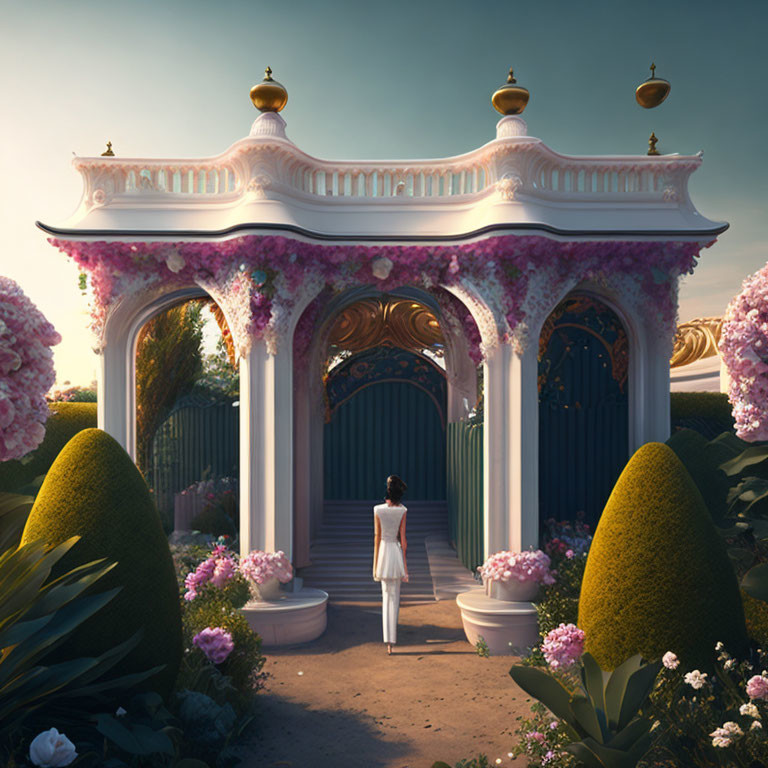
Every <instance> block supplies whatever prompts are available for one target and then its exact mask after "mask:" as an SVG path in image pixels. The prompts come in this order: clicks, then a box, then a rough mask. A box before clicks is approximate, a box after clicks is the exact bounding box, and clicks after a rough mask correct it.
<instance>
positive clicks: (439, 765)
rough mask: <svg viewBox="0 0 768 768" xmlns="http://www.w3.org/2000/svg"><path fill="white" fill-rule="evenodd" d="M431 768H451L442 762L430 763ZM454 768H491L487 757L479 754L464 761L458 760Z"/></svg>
mask: <svg viewBox="0 0 768 768" xmlns="http://www.w3.org/2000/svg"><path fill="white" fill-rule="evenodd" d="M432 768H451V766H450V765H448V763H444V762H443V761H442V760H437V761H435V762H434V763H432ZM455 768H491V762H490V760H488V756H487V755H484V754H482V753H480V754H479V755H478V756H477V757H471V758H469V759H466V760H459V762H458V763H456V765H455Z"/></svg>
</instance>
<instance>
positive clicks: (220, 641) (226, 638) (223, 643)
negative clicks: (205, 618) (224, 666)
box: [192, 627, 235, 664]
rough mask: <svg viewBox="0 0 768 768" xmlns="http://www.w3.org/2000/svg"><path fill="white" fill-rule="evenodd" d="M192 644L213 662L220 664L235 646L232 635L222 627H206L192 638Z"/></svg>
mask: <svg viewBox="0 0 768 768" xmlns="http://www.w3.org/2000/svg"><path fill="white" fill-rule="evenodd" d="M192 644H193V645H194V646H195V647H196V648H199V649H200V650H201V651H202V652H203V653H204V654H205V657H206V658H207V659H208V660H209V661H212V662H213V663H214V664H221V663H222V662H223V661H226V659H227V657H228V656H229V654H230V653H232V650H233V649H234V647H235V644H234V642H233V641H232V635H231V634H230V633H229V632H227V631H226V630H225V629H223V628H222V627H206V628H205V629H204V630H202V631H201V632H198V633H197V634H196V635H195V636H194V637H193V638H192Z"/></svg>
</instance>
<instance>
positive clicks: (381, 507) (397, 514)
mask: <svg viewBox="0 0 768 768" xmlns="http://www.w3.org/2000/svg"><path fill="white" fill-rule="evenodd" d="M405 512H406V508H405V507H404V506H402V504H401V505H399V506H397V507H390V506H389V505H388V504H377V505H376V506H375V507H374V508H373V515H374V519H375V518H376V517H378V518H379V521H380V523H381V542H380V543H379V556H378V558H377V560H376V570H375V571H374V573H373V579H374V581H381V580H382V579H402V578H403V576H405V564H404V562H403V550H402V548H401V546H400V542H399V541H398V540H397V532H398V531H399V530H400V521H401V520H402V519H403V515H404V514H405Z"/></svg>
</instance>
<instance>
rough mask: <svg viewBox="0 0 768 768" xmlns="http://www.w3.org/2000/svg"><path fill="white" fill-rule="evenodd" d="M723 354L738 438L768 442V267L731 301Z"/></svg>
mask: <svg viewBox="0 0 768 768" xmlns="http://www.w3.org/2000/svg"><path fill="white" fill-rule="evenodd" d="M720 354H721V356H722V359H723V363H724V365H725V367H726V369H727V370H728V375H729V376H730V378H731V383H730V387H729V390H728V397H729V399H730V401H731V404H732V405H733V418H734V421H735V423H736V434H737V435H738V436H739V437H740V438H741V439H742V440H750V441H753V440H768V264H766V265H765V266H764V267H763V268H762V269H761V270H759V271H757V272H755V274H754V275H751V276H750V277H748V278H747V279H746V280H745V281H744V283H743V285H742V287H741V293H739V294H738V295H737V296H735V297H734V298H733V299H731V302H730V304H729V305H728V308H727V309H726V312H725V321H724V323H723V331H722V335H721V338H720Z"/></svg>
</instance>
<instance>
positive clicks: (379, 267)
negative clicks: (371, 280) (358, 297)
mask: <svg viewBox="0 0 768 768" xmlns="http://www.w3.org/2000/svg"><path fill="white" fill-rule="evenodd" d="M394 266H395V265H394V264H393V263H392V260H391V259H388V258H387V257H386V256H382V257H381V258H379V259H375V260H374V262H373V263H372V264H371V271H372V272H373V276H374V277H375V278H377V279H379V280H386V279H387V278H388V277H389V273H390V272H391V271H392V267H394Z"/></svg>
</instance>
